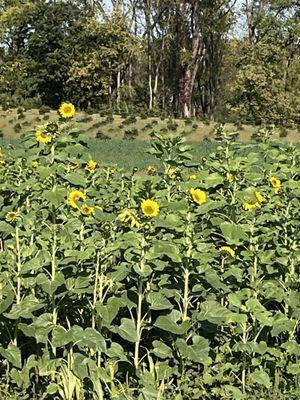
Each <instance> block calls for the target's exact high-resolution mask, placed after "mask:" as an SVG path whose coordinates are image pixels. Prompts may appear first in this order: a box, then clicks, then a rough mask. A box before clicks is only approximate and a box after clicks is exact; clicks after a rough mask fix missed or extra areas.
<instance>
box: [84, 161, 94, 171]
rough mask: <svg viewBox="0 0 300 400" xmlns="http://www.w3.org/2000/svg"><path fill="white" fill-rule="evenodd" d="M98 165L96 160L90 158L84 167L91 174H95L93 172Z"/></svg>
mask: <svg viewBox="0 0 300 400" xmlns="http://www.w3.org/2000/svg"><path fill="white" fill-rule="evenodd" d="M96 167H97V163H96V161H93V160H90V161H89V162H88V163H87V164H86V166H85V168H84V169H85V170H86V171H89V173H90V174H93V173H94V172H95V169H96Z"/></svg>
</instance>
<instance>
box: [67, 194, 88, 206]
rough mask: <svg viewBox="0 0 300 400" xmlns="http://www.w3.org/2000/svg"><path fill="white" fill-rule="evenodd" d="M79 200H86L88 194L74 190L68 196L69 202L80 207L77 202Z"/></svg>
mask: <svg viewBox="0 0 300 400" xmlns="http://www.w3.org/2000/svg"><path fill="white" fill-rule="evenodd" d="M78 200H83V201H85V200H86V195H85V194H84V193H83V192H81V191H80V190H72V192H71V193H70V194H69V197H68V204H69V205H70V206H71V207H73V208H77V209H78V208H79V207H78V205H77V204H76V202H77V201H78Z"/></svg>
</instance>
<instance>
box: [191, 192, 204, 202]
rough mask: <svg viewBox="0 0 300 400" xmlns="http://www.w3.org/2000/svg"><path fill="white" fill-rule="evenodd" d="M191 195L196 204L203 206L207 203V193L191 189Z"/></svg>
mask: <svg viewBox="0 0 300 400" xmlns="http://www.w3.org/2000/svg"><path fill="white" fill-rule="evenodd" d="M190 195H191V196H192V199H193V200H194V202H195V203H197V204H199V205H201V204H203V203H205V202H206V193H205V192H204V191H203V190H201V189H191V190H190Z"/></svg>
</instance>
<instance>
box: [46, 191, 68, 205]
mask: <svg viewBox="0 0 300 400" xmlns="http://www.w3.org/2000/svg"><path fill="white" fill-rule="evenodd" d="M66 195H67V191H66V190H64V189H57V190H55V191H53V190H45V191H44V192H43V196H44V199H45V200H47V201H48V202H49V203H50V204H52V205H53V206H56V207H57V206H59V205H60V204H62V203H65V198H66Z"/></svg>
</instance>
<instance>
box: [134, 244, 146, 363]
mask: <svg viewBox="0 0 300 400" xmlns="http://www.w3.org/2000/svg"><path fill="white" fill-rule="evenodd" d="M145 246H146V240H145V238H144V237H143V238H142V243H141V260H140V269H141V271H144V269H145V259H144V257H145ZM137 296H138V299H137V311H136V336H137V340H136V342H135V349H134V366H135V368H136V369H138V366H139V352H140V342H141V335H142V304H143V297H144V296H143V278H142V276H139V278H138V288H137Z"/></svg>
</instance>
